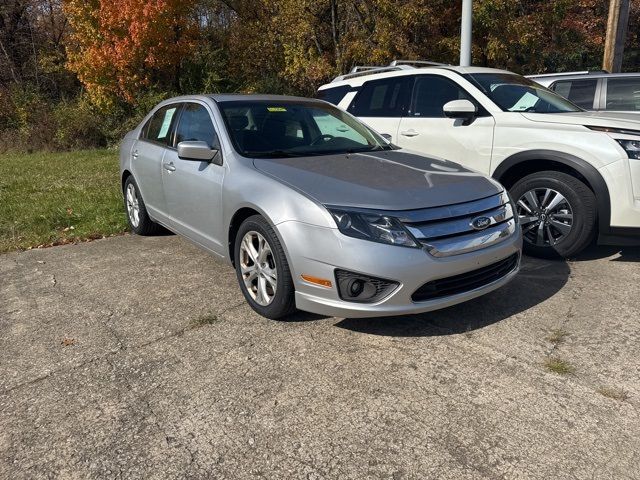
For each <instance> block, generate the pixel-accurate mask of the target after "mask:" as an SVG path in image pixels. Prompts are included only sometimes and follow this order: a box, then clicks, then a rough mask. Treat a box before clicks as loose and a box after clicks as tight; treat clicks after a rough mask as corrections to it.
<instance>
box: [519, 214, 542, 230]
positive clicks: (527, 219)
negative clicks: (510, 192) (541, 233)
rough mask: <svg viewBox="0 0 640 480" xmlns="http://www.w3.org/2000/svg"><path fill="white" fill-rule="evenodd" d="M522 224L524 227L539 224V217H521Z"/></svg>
mask: <svg viewBox="0 0 640 480" xmlns="http://www.w3.org/2000/svg"><path fill="white" fill-rule="evenodd" d="M519 219H520V224H521V225H522V226H523V227H524V226H525V225H529V224H530V223H533V222H537V221H538V220H539V218H538V217H532V216H530V215H520V216H519Z"/></svg>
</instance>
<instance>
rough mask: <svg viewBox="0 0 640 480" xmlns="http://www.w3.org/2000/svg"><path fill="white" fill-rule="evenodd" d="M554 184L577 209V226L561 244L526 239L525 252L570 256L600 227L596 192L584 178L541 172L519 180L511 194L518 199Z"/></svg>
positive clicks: (539, 254)
mask: <svg viewBox="0 0 640 480" xmlns="http://www.w3.org/2000/svg"><path fill="white" fill-rule="evenodd" d="M539 188H551V189H553V190H556V191H558V192H560V193H561V194H562V195H563V196H564V197H565V198H566V199H567V200H568V201H569V204H570V205H571V208H572V210H573V219H574V223H573V228H572V230H571V232H570V233H569V235H568V236H567V237H566V238H564V239H563V240H562V241H561V242H559V243H558V244H557V245H554V246H549V247H540V246H537V245H533V244H531V243H529V242H527V241H526V240H524V243H523V248H524V251H525V253H527V254H529V255H532V256H536V257H543V258H558V257H568V256H572V255H575V254H577V253H579V252H580V251H581V250H583V249H584V248H585V247H586V246H587V245H588V244H589V243H590V242H591V241H592V240H593V236H594V234H595V231H596V218H597V210H596V205H595V197H594V195H593V192H592V191H591V190H590V189H589V187H587V186H586V185H585V184H584V183H583V182H581V181H580V180H578V179H577V178H575V177H572V176H571V175H568V174H565V173H562V172H552V171H549V172H539V173H535V174H532V175H528V176H526V177H524V178H523V179H521V180H520V181H518V182H516V184H515V185H514V186H513V187H512V188H511V190H510V192H509V193H510V195H511V197H512V198H513V201H514V202H517V201H518V200H519V199H520V197H522V195H524V194H525V193H526V192H527V191H529V190H533V189H539Z"/></svg>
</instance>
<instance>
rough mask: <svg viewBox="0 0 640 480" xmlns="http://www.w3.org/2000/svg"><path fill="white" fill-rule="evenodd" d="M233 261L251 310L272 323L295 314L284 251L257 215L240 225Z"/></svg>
mask: <svg viewBox="0 0 640 480" xmlns="http://www.w3.org/2000/svg"><path fill="white" fill-rule="evenodd" d="M234 259H235V266H236V275H237V277H238V283H239V284H240V289H241V290H242V294H243V295H244V298H245V299H246V300H247V302H248V303H249V305H250V306H251V308H253V310H255V311H256V312H257V313H259V314H260V315H262V316H263V317H267V318H271V319H274V320H275V319H278V318H282V317H284V316H287V315H289V314H291V313H293V312H295V310H296V307H295V293H294V292H295V289H294V287H293V280H292V278H291V272H290V271H289V264H288V262H287V258H286V256H285V254H284V249H283V248H282V245H281V244H280V241H279V240H278V237H277V235H276V234H275V232H274V231H273V228H272V227H271V225H269V223H268V222H267V221H266V220H265V219H264V218H263V217H261V216H260V215H254V216H252V217H249V218H247V219H246V220H245V221H244V222H243V223H242V224H241V225H240V228H239V230H238V233H237V235H236V239H235V245H234Z"/></svg>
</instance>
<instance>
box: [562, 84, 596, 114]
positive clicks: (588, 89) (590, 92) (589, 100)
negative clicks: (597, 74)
mask: <svg viewBox="0 0 640 480" xmlns="http://www.w3.org/2000/svg"><path fill="white" fill-rule="evenodd" d="M597 86H598V81H597V80H594V79H591V80H562V81H560V82H556V83H554V84H553V85H552V86H551V90H553V91H554V92H556V93H557V94H559V95H562V96H563V97H564V98H566V99H567V100H571V101H572V102H573V103H575V104H576V105H578V106H579V107H582V108H584V109H587V110H592V109H593V100H594V99H595V96H596V87H597Z"/></svg>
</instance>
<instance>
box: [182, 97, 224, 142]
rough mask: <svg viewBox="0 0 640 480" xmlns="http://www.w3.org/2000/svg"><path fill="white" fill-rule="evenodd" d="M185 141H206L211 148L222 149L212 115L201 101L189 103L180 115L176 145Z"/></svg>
mask: <svg viewBox="0 0 640 480" xmlns="http://www.w3.org/2000/svg"><path fill="white" fill-rule="evenodd" d="M185 141H201V142H206V143H207V145H209V148H215V149H220V146H219V142H218V135H217V134H216V131H215V129H214V128H213V122H212V121H211V116H210V115H209V112H208V110H207V109H206V108H205V107H204V106H203V105H200V104H199V103H187V104H186V105H185V106H184V109H183V111H182V115H180V120H179V122H178V128H177V130H176V145H177V144H178V143H180V142H185Z"/></svg>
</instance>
